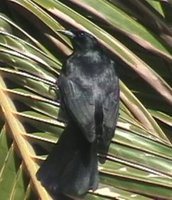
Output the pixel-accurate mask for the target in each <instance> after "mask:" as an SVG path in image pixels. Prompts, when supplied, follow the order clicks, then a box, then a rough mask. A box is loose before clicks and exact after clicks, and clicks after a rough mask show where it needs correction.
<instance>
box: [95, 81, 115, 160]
mask: <svg viewBox="0 0 172 200" xmlns="http://www.w3.org/2000/svg"><path fill="white" fill-rule="evenodd" d="M118 111H119V81H118V79H117V78H116V79H114V82H113V83H112V87H111V89H110V91H109V92H108V94H107V95H106V98H105V100H104V102H103V131H102V136H101V138H100V141H99V142H98V152H99V153H102V154H106V153H107V151H108V149H109V145H110V142H111V140H112V137H113V136H114V131H115V128H116V124H117V120H118V115H119V113H118ZM99 161H100V162H101V163H104V162H105V159H100V160H99Z"/></svg>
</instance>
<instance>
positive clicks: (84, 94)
mask: <svg viewBox="0 0 172 200" xmlns="http://www.w3.org/2000/svg"><path fill="white" fill-rule="evenodd" d="M58 86H59V89H60V94H61V101H62V103H63V104H64V107H65V109H66V113H67V114H69V115H70V118H71V117H72V120H73V121H74V122H76V124H77V125H79V127H80V128H81V130H82V132H83V133H84V135H85V137H86V138H87V140H88V141H89V142H93V141H94V140H95V137H96V133H95V121H94V112H95V108H94V102H93V98H92V97H93V94H92V90H91V88H84V87H82V86H81V85H80V84H77V83H76V82H74V81H72V80H70V79H68V78H67V77H65V76H60V77H59V80H58Z"/></svg>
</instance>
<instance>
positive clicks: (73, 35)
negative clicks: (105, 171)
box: [37, 30, 119, 200]
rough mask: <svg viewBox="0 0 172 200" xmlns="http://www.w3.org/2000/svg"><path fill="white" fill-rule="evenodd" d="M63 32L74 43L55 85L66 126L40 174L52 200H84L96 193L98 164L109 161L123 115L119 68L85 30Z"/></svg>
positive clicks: (40, 178)
mask: <svg viewBox="0 0 172 200" xmlns="http://www.w3.org/2000/svg"><path fill="white" fill-rule="evenodd" d="M59 32H60V33H61V34H64V35H66V36H67V37H69V38H70V40H71V42H72V45H73V49H74V50H73V53H72V54H71V55H70V56H69V57H68V58H67V59H66V61H65V63H64V64H63V67H62V70H61V74H60V76H59V78H58V80H57V85H58V87H59V92H60V99H61V108H62V110H63V112H64V113H65V114H64V116H65V117H66V118H67V121H68V122H67V126H66V128H65V129H64V132H63V133H62V136H61V137H60V139H59V141H58V142H57V144H56V145H55V147H54V149H53V150H52V152H51V153H50V155H49V156H48V157H47V159H46V160H45V162H44V163H43V164H42V166H41V167H40V169H39V170H38V173H37V177H38V179H39V180H40V181H41V183H42V185H43V186H44V187H45V188H46V189H47V190H48V191H49V193H50V194H51V195H52V196H53V198H54V199H56V198H58V195H59V194H64V195H69V196H72V197H82V196H84V195H85V194H86V193H87V191H88V190H93V191H94V190H95V189H97V187H98V161H99V162H100V163H104V162H105V161H106V157H105V155H106V154H107V152H108V149H109V145H110V142H111V139H112V137H113V136H114V132H115V128H116V123H117V119H118V112H119V79H118V76H117V73H116V71H115V68H116V64H115V62H114V61H113V60H112V59H111V57H110V56H109V53H108V52H107V51H106V49H105V47H103V45H101V44H100V43H99V42H98V40H97V39H96V38H95V37H94V36H93V35H91V34H89V33H88V32H85V31H80V30H63V31H59ZM98 154H99V155H101V156H99V158H98V156H97V155H98ZM103 155H104V156H103ZM61 199H62V200H63V199H65V198H61Z"/></svg>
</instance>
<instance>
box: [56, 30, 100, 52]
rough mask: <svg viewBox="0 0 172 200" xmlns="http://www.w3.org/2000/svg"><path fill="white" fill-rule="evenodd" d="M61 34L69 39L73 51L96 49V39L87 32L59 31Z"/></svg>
mask: <svg viewBox="0 0 172 200" xmlns="http://www.w3.org/2000/svg"><path fill="white" fill-rule="evenodd" d="M58 32H59V33H62V34H64V35H66V36H67V37H69V38H70V40H71V42H72V45H73V47H74V49H75V50H87V49H93V48H96V47H97V45H98V41H97V39H96V38H95V37H94V36H93V35H91V34H90V33H88V32H85V31H80V30H60V31H58Z"/></svg>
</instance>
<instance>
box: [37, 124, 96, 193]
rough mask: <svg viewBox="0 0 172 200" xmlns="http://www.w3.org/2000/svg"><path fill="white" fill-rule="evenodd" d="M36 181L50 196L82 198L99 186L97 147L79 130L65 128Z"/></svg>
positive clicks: (38, 173)
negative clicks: (39, 182) (62, 195)
mask: <svg viewBox="0 0 172 200" xmlns="http://www.w3.org/2000/svg"><path fill="white" fill-rule="evenodd" d="M37 177H38V179H39V180H40V181H41V183H42V185H43V186H44V187H45V188H46V189H47V190H48V191H49V193H50V194H51V195H52V196H54V197H56V196H57V195H58V194H59V193H64V194H68V195H72V196H82V195H84V194H85V193H86V192H87V191H88V190H90V189H92V190H95V189H96V188H97V185H98V170H97V153H96V144H94V143H89V142H88V141H87V140H86V139H85V137H84V136H83V134H82V133H81V132H80V130H79V129H78V128H76V127H74V126H71V125H68V127H67V128H66V129H65V131H64V133H63V134H62V136H61V137H60V139H59V142H58V143H57V144H56V145H55V147H54V149H53V151H52V152H51V153H50V155H49V156H48V158H47V160H46V161H45V162H44V163H43V164H42V166H41V167H40V169H39V170H38V172H37Z"/></svg>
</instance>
